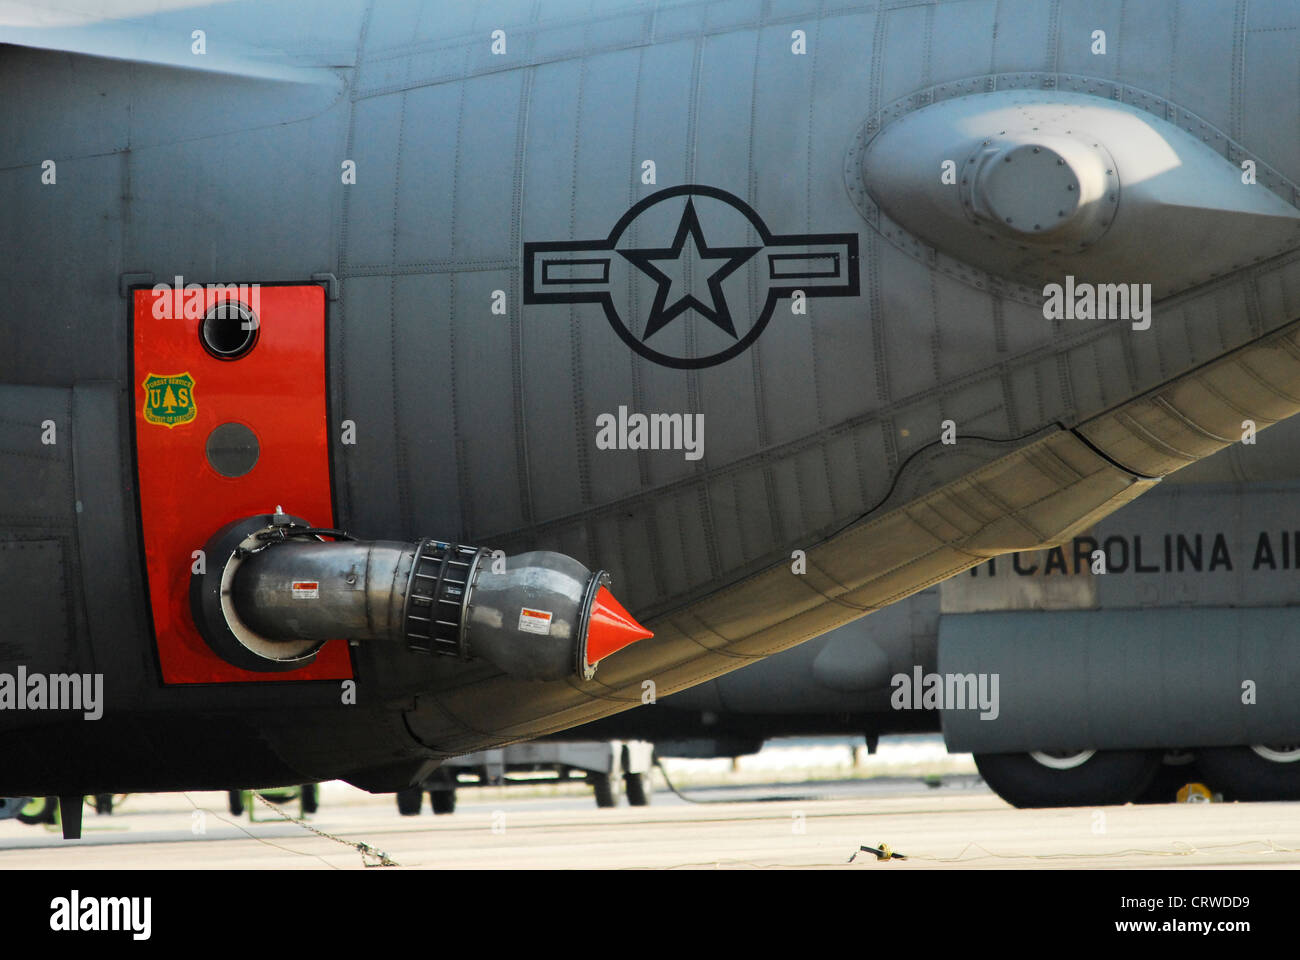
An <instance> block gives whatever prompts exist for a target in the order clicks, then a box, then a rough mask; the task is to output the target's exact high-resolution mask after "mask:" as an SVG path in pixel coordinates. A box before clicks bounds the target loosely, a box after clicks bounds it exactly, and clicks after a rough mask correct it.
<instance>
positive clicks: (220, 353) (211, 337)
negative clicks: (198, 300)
mask: <svg viewBox="0 0 1300 960" xmlns="http://www.w3.org/2000/svg"><path fill="white" fill-rule="evenodd" d="M260 326H261V324H260V322H259V321H258V319H257V315H256V314H255V313H253V311H252V310H250V309H248V307H247V306H245V305H244V304H243V303H240V302H239V301H238V300H222V301H221V302H220V303H216V304H213V305H212V308H211V309H209V310H208V312H207V315H206V316H205V317H204V318H203V322H202V323H201V324H199V339H200V340H201V341H202V342H203V349H204V350H206V351H208V353H210V354H212V356H214V357H216V358H217V359H218V360H238V359H239V358H240V357H242V356H244V354H246V353H248V351H250V350H252V349H253V347H254V345H255V344H256V343H257V330H258V327H260Z"/></svg>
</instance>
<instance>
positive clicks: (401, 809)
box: [397, 787, 424, 817]
mask: <svg viewBox="0 0 1300 960" xmlns="http://www.w3.org/2000/svg"><path fill="white" fill-rule="evenodd" d="M422 806H424V789H423V788H422V787H407V788H406V789H405V790H398V791H397V812H398V813H400V814H401V815H402V816H404V817H415V816H419V813H420V808H421V807H422Z"/></svg>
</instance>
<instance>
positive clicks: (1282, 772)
mask: <svg viewBox="0 0 1300 960" xmlns="http://www.w3.org/2000/svg"><path fill="white" fill-rule="evenodd" d="M1262 749H1264V750H1266V751H1267V750H1269V748H1267V747H1264V748H1262ZM1273 752H1274V753H1275V755H1286V754H1287V753H1289V754H1290V755H1292V756H1300V753H1297V751H1296V748H1295V747H1288V748H1286V752H1283V751H1273ZM1196 763H1197V765H1198V766H1199V767H1200V768H1201V770H1202V771H1203V772H1204V774H1205V782H1206V784H1207V785H1208V786H1209V788H1210V789H1211V790H1213V791H1216V792H1218V793H1222V794H1223V799H1225V800H1247V801H1250V800H1257V801H1268V800H1298V799H1300V759H1296V760H1291V761H1289V762H1288V761H1279V760H1271V759H1269V758H1268V757H1265V756H1261V755H1260V754H1259V753H1257V752H1256V751H1255V749H1254V748H1252V747H1214V748H1206V749H1203V750H1198V751H1197V753H1196Z"/></svg>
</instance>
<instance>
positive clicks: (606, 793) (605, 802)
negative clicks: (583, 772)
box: [587, 773, 617, 808]
mask: <svg viewBox="0 0 1300 960" xmlns="http://www.w3.org/2000/svg"><path fill="white" fill-rule="evenodd" d="M587 779H588V780H590V781H591V788H592V789H593V790H594V791H595V792H596V806H598V807H601V808H604V807H612V806H615V805H616V803H617V801H616V800H615V798H614V784H613V783H612V782H611V781H610V779H609V774H608V773H593V774H590V775H589V776H588V777H587Z"/></svg>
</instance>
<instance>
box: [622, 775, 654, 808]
mask: <svg viewBox="0 0 1300 960" xmlns="http://www.w3.org/2000/svg"><path fill="white" fill-rule="evenodd" d="M623 783H624V784H626V785H627V802H628V803H629V804H630V805H631V806H634V807H647V806H649V805H650V794H649V792H648V791H647V790H646V788H645V774H644V773H627V774H624V775H623Z"/></svg>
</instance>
